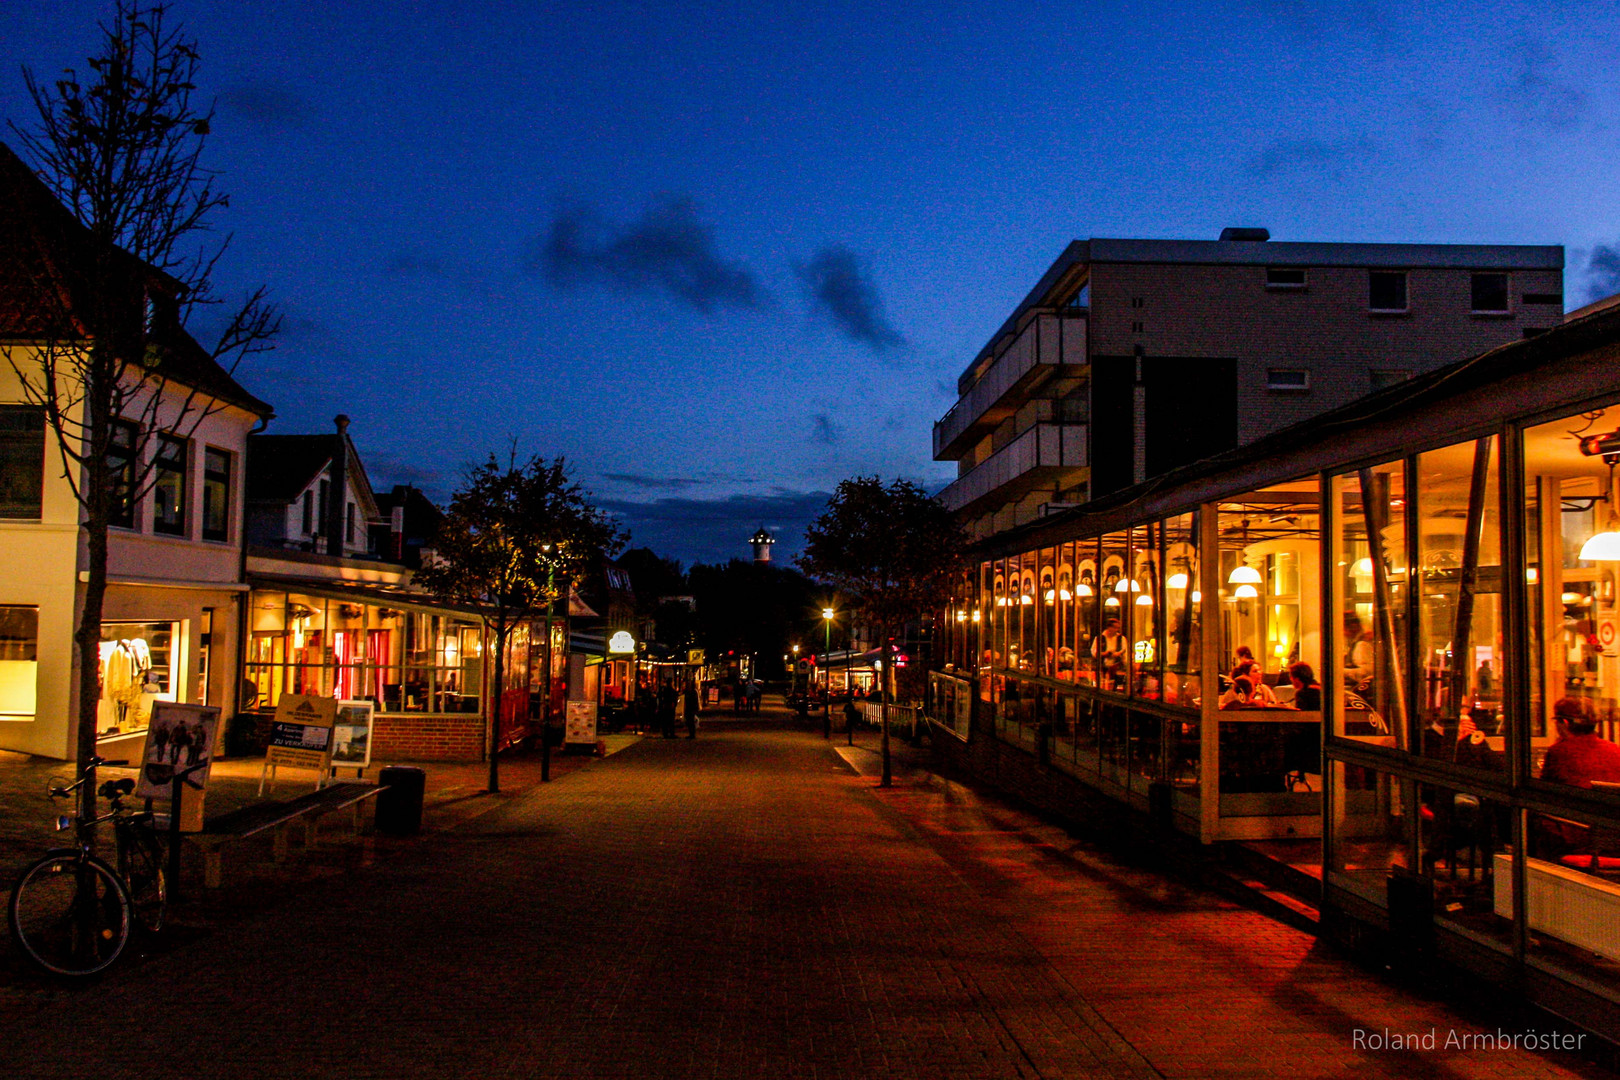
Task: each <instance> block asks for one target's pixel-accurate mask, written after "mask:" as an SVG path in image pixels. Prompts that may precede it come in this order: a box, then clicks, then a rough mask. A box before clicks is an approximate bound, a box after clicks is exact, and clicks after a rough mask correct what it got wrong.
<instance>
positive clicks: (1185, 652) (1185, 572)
mask: <svg viewBox="0 0 1620 1080" xmlns="http://www.w3.org/2000/svg"><path fill="white" fill-rule="evenodd" d="M1198 521H1199V514H1197V513H1192V514H1181V515H1179V516H1177V517H1173V518H1170V519H1169V520H1167V521H1166V522H1165V523H1164V573H1165V578H1164V694H1163V700H1164V702H1165V703H1166V704H1169V705H1186V706H1189V707H1192V708H1197V707H1198V705H1199V704H1200V702H1201V699H1202V697H1203V692H1202V684H1201V679H1200V677H1199V676H1200V674H1201V671H1202V668H1201V666H1200V658H1201V654H1202V651H1203V634H1202V633H1201V630H1202V621H1201V614H1202V611H1201V609H1202V604H1201V603H1200V601H1201V600H1202V599H1203V594H1202V593H1201V592H1199V589H1198Z"/></svg>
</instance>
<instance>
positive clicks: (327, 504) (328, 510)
mask: <svg viewBox="0 0 1620 1080" xmlns="http://www.w3.org/2000/svg"><path fill="white" fill-rule="evenodd" d="M315 490H316V492H318V494H317V496H316V499H315V502H316V507H315V520H316V521H318V522H320V525H318V526H317V529H318V530H319V532H320V535H322V536H331V535H332V527H333V525H334V524H335V523H334V522H333V521H332V481H330V480H322V481H321V482H320V483H319V484H317V485H316V487H315Z"/></svg>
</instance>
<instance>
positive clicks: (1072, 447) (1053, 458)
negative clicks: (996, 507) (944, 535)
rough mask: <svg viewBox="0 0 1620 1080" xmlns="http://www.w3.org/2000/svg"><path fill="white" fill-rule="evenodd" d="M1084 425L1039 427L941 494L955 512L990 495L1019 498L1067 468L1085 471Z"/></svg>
mask: <svg viewBox="0 0 1620 1080" xmlns="http://www.w3.org/2000/svg"><path fill="white" fill-rule="evenodd" d="M1086 463H1087V457H1086V425H1085V424H1036V425H1035V426H1034V427H1032V428H1030V429H1029V430H1028V431H1026V432H1024V433H1023V434H1022V435H1020V436H1018V437H1017V438H1016V439H1014V440H1013V441H1012V442H1010V443H1008V444H1007V445H1006V446H1003V447H1002V448H1001V449H1000V450H997V451H996V452H995V453H994V454H991V455H990V456H989V457H988V458H986V459H985V460H984V461H983V462H981V463H980V464H979V465H978V466H977V467H976V468H974V469H973V470H972V471H971V472H969V473H967V474H966V475H965V476H962V477H959V478H958V479H957V481H956V482H955V483H954V484H952V485H950V486H949V487H947V488H946V489H945V490H944V491H942V492H940V493H939V497H940V500H941V501H942V502H944V504H945V505H946V506H947V507H948V508H949V509H950V510H952V511H953V512H954V511H958V510H963V509H966V508H967V507H970V506H972V505H974V504H975V503H978V502H979V501H981V500H983V499H986V498H988V497H989V496H991V495H997V496H998V497H1004V498H1007V499H1012V498H1017V497H1018V496H1020V495H1023V494H1025V493H1026V492H1028V491H1031V490H1033V489H1034V488H1035V487H1036V486H1038V485H1039V484H1041V483H1043V482H1049V481H1050V480H1051V479H1052V476H1053V474H1054V473H1057V472H1061V471H1062V470H1065V469H1079V468H1084V467H1085V466H1086Z"/></svg>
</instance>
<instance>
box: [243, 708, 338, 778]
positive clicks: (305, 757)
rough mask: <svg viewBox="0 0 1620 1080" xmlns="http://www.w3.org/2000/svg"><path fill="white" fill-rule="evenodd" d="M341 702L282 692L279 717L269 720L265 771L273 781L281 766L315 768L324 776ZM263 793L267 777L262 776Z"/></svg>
mask: <svg viewBox="0 0 1620 1080" xmlns="http://www.w3.org/2000/svg"><path fill="white" fill-rule="evenodd" d="M337 714H338V703H337V702H336V701H335V700H334V699H332V698H329V697H315V696H313V695H311V694H283V695H281V700H280V701H278V702H276V716H275V719H274V720H272V721H271V722H270V743H269V746H268V747H267V748H266V749H265V753H264V770H265V772H266V773H267V774H268V775H269V776H270V778H271V779H272V781H273V780H274V778H275V775H276V770H277V769H278V768H290V769H315V770H317V771H319V772H320V774H321V779H322V780H323V781H324V780H325V778H326V770H327V765H328V762H329V760H330V759H331V756H332V726H333V725H334V724H335V723H337ZM259 793H260V794H263V793H264V777H263V776H261V777H260V779H259Z"/></svg>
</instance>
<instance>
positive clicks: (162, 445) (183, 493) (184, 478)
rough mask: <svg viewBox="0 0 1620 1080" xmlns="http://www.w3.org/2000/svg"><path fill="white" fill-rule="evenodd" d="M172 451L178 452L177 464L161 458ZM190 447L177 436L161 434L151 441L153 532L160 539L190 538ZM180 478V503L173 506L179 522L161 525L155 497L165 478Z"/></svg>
mask: <svg viewBox="0 0 1620 1080" xmlns="http://www.w3.org/2000/svg"><path fill="white" fill-rule="evenodd" d="M171 447H172V448H175V449H177V450H178V451H179V453H178V457H177V459H176V460H171V459H169V458H166V457H164V453H163V452H164V450H165V449H167V448H171ZM190 456H191V443H190V440H189V439H182V438H181V437H180V436H178V435H174V434H171V433H169V432H166V431H160V432H158V433H157V436H156V437H155V438H154V439H153V440H152V475H153V482H152V532H154V533H156V534H158V535H160V536H181V537H183V536H187V535H188V534H189V529H188V527H189V525H190V520H189V517H190V510H191V508H190V507H189V506H188V505H187V495H188V494H189V492H188V490H187V489H188V487H189V486H190V483H191V461H190ZM175 474H178V475H179V481H180V482H179V485H178V489H179V493H180V497H179V500H178V501H177V502H176V504H175V505H176V517H178V518H179V521H178V522H177V523H175V524H173V525H170V524H167V523H165V522H164V520H163V518H162V517H161V515H160V514H159V512H158V500H157V493H158V490H159V489H160V488H162V487H163V482H164V478H165V477H167V476H173V475H175Z"/></svg>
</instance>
